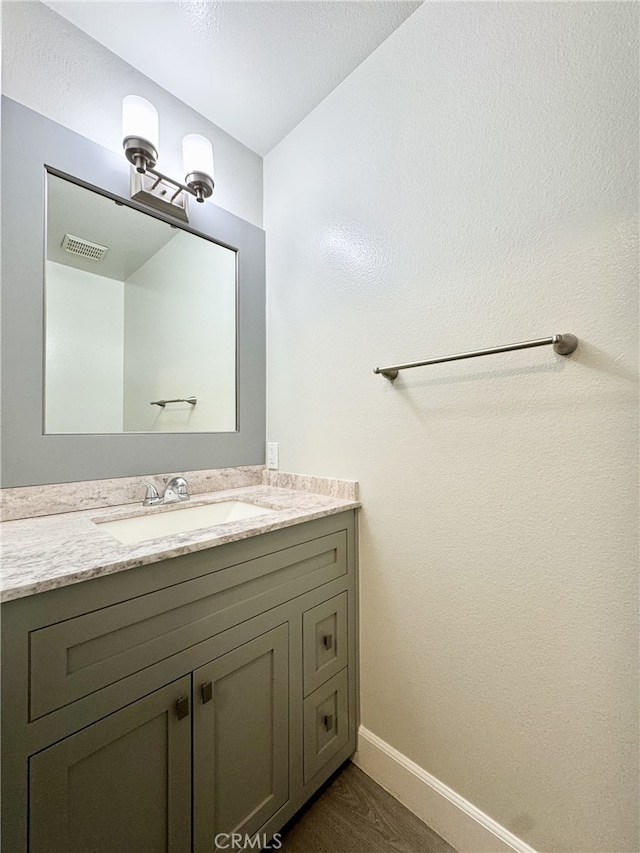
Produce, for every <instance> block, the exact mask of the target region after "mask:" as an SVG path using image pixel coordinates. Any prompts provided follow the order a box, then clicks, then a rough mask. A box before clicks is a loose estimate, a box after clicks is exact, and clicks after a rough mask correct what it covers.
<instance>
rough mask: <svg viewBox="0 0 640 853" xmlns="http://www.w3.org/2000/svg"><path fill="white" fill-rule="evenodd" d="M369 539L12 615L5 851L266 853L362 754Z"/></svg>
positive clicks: (281, 537) (160, 572)
mask: <svg viewBox="0 0 640 853" xmlns="http://www.w3.org/2000/svg"><path fill="white" fill-rule="evenodd" d="M355 537H356V527H355V512H354V511H353V510H350V511H346V512H340V513H337V514H334V515H329V516H326V517H324V518H319V519H316V520H313V521H308V522H304V523H301V524H297V525H293V526H291V527H287V528H284V529H280V530H275V531H271V532H268V533H264V534H261V535H257V536H252V537H251V538H248V539H245V540H241V541H238V542H233V543H229V544H226V545H220V546H218V547H216V548H212V549H210V550H203V551H198V552H196V553H190V554H186V555H184V556H179V557H173V558H172V559H168V560H164V561H162V562H157V563H153V564H150V565H145V566H141V567H139V568H136V569H129V570H127V571H122V572H119V573H117V574H112V575H108V576H105V577H101V578H96V579H93V580H88V581H84V582H82V583H77V584H73V585H70V586H66V587H62V588H60V589H55V590H51V591H49V592H44V593H40V594H37V595H32V596H29V597H25V598H21V599H17V600H15V601H10V602H7V603H6V604H4V605H3V606H2V617H3V618H2V632H3V668H2V669H3V682H2V718H3V756H2V759H3V760H2V775H3V810H2V812H3V837H2V842H3V849H6V850H7V851H11V853H21V851H27V850H28V851H29V853H92V852H93V851H96V853H97V851H100V853H156V851H158V853H160V851H167V853H188V851H192V850H194V851H196V853H204V851H214V850H216V837H217V840H218V845H219V847H222V848H224V847H225V845H227V846H228V845H229V844H230V841H229V839H228V838H227V834H230V833H239V834H241V835H242V836H243V838H245V837H246V838H247V839H251V841H252V843H253V849H260V846H263V845H264V844H266V842H267V841H268V840H269V838H270V837H271V836H272V835H273V834H274V833H275V832H277V831H278V830H279V829H280V828H281V827H282V826H283V825H284V823H286V821H287V820H289V819H290V818H291V817H292V816H293V815H294V814H295V812H296V811H297V810H298V809H299V808H300V807H301V806H302V805H303V803H304V802H305V801H306V800H307V799H308V798H309V797H310V796H311V794H312V793H313V792H314V791H315V790H317V788H318V787H319V786H320V785H321V784H322V782H324V781H325V780H326V779H327V777H328V776H329V775H330V774H331V773H332V772H333V771H334V770H335V769H336V768H337V767H338V766H339V765H340V764H341V763H342V762H343V761H344V760H345V759H346V758H347V757H348V756H349V755H350V754H351V753H352V752H353V751H354V749H355V734H356V715H357V707H356V695H357V694H356V683H357V672H356V553H357V549H356V540H355ZM256 834H263V836H264V837H263V838H262V839H261V844H260V846H258V847H256V846H255V840H254V839H255V836H256ZM249 846H251V845H249ZM235 849H239V848H238V847H236V848H235Z"/></svg>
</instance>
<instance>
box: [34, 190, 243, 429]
mask: <svg viewBox="0 0 640 853" xmlns="http://www.w3.org/2000/svg"><path fill="white" fill-rule="evenodd" d="M45 302H46V305H45V317H46V320H45V342H46V343H45V425H44V431H45V432H46V433H85V434H87V433H94V434H95V433H122V432H124V433H127V432H190V433H192V432H233V431H235V430H236V428H237V424H236V420H237V418H236V253H235V251H233V250H231V249H227V248H226V247H224V246H220V245H218V244H217V243H214V242H212V241H210V240H207V239H205V238H203V237H199V236H197V235H195V234H192V233H190V232H187V231H183V230H181V229H179V228H176V227H175V226H173V225H169V224H168V223H166V222H162V221H161V220H159V219H156V218H155V217H153V216H150V215H147V214H145V213H141V212H140V211H137V210H134V209H133V208H130V207H127V206H125V205H122V204H119V203H116V202H114V201H113V200H112V199H108V198H106V197H105V196H102V195H100V194H99V193H97V192H93V191H91V190H87V189H85V188H84V187H80V186H78V185H76V184H74V183H72V182H70V181H67V180H63V179H62V178H59V177H57V176H55V175H52V174H48V175H47V259H46V271H45ZM187 398H195V399H196V401H197V402H195V404H194V403H193V400H192V401H191V402H187V401H186V400H187ZM158 401H178V402H167V403H166V405H164V406H162V405H153V403H157V402H158ZM180 401H182V402H180Z"/></svg>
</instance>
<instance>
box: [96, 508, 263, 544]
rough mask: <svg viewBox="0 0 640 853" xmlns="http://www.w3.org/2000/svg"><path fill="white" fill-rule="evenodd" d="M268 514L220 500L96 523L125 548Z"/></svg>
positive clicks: (257, 509)
mask: <svg viewBox="0 0 640 853" xmlns="http://www.w3.org/2000/svg"><path fill="white" fill-rule="evenodd" d="M269 512H274V510H272V509H267V508H266V507H264V506H256V504H250V503H246V502H245V501H221V502H220V503H214V504H202V505H201V506H190V507H184V506H180V507H176V508H175V509H174V510H169V511H164V512H157V513H154V514H151V515H139V516H136V517H135V518H121V519H119V520H118V521H95V522H94V524H97V525H98V527H101V528H102V529H103V530H106V532H107V533H110V534H111V535H112V536H114V537H115V538H116V539H117V540H118V542H122V543H123V545H133V544H135V543H136V542H144V540H145V539H158V538H159V537H161V536H170V535H171V534H172V533H186V532H187V531H189V530H198V529H200V528H201V527H211V525H212V524H225V523H226V522H228V521H241V520H242V519H244V518H255V517H256V516H258V515H266V514H267V513H269Z"/></svg>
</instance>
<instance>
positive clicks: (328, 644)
mask: <svg viewBox="0 0 640 853" xmlns="http://www.w3.org/2000/svg"><path fill="white" fill-rule="evenodd" d="M322 645H323V646H324V647H325V649H327V651H328V650H329V649H332V648H333V634H325V635H324V637H323V638H322Z"/></svg>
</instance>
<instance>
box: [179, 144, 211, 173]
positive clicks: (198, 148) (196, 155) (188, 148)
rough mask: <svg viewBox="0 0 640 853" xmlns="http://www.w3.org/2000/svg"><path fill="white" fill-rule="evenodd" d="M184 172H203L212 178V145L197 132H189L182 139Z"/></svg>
mask: <svg viewBox="0 0 640 853" xmlns="http://www.w3.org/2000/svg"><path fill="white" fill-rule="evenodd" d="M182 157H183V162H184V173H185V175H190V174H192V173H193V172H204V173H205V175H209V177H210V178H211V179H213V177H214V175H213V146H212V145H211V143H210V142H209V140H208V139H207V138H206V137H204V136H200V134H199V133H190V134H189V135H188V136H185V137H184V139H183V140H182Z"/></svg>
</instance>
